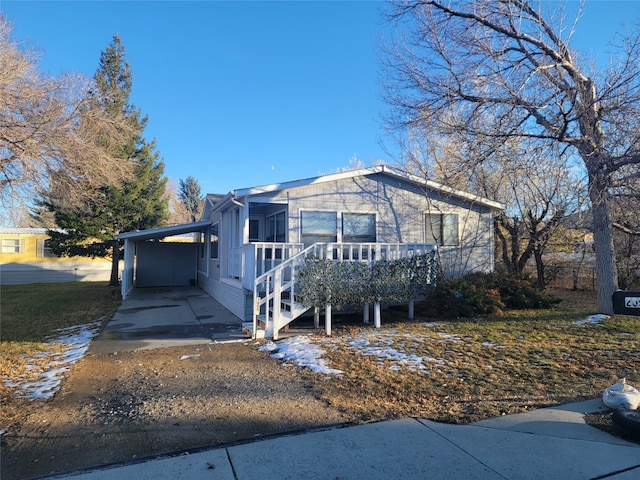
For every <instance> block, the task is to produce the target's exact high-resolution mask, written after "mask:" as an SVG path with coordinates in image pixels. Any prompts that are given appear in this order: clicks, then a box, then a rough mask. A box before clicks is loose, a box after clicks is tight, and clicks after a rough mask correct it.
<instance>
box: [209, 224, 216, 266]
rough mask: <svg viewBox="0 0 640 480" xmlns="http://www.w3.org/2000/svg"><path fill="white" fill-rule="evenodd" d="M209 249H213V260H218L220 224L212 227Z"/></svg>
mask: <svg viewBox="0 0 640 480" xmlns="http://www.w3.org/2000/svg"><path fill="white" fill-rule="evenodd" d="M209 243H210V245H209V248H210V249H211V254H210V256H211V258H213V259H217V258H218V224H217V223H214V224H213V225H211V236H210V237H209Z"/></svg>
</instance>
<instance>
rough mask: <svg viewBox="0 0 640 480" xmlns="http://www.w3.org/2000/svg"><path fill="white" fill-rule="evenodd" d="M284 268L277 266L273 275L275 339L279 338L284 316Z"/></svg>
mask: <svg viewBox="0 0 640 480" xmlns="http://www.w3.org/2000/svg"><path fill="white" fill-rule="evenodd" d="M281 309H282V269H281V268H276V269H275V271H274V275H273V315H272V318H273V339H274V340H277V339H278V330H280V317H281V316H282V312H281Z"/></svg>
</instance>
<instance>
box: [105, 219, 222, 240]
mask: <svg viewBox="0 0 640 480" xmlns="http://www.w3.org/2000/svg"><path fill="white" fill-rule="evenodd" d="M209 226H211V222H210V221H201V222H191V223H183V224H182V225H173V226H171V227H160V228H152V229H150V230H139V231H136V232H125V233H121V234H120V235H118V240H135V241H144V240H151V239H152V238H165V237H170V236H172V235H180V234H183V233H190V232H203V231H205V230H206V229H207V228H208V227H209Z"/></svg>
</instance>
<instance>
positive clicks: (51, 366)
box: [5, 322, 101, 400]
mask: <svg viewBox="0 0 640 480" xmlns="http://www.w3.org/2000/svg"><path fill="white" fill-rule="evenodd" d="M100 324H101V322H92V323H87V324H85V325H77V326H73V327H67V328H62V329H60V330H57V334H56V335H55V336H52V337H50V338H49V342H50V343H59V344H61V345H62V351H61V352H56V353H48V352H38V353H37V354H36V357H37V358H39V359H42V358H45V359H46V358H49V357H50V359H51V361H50V362H48V363H47V364H45V365H44V367H37V366H34V365H31V366H29V368H28V369H27V370H29V371H30V374H29V376H27V375H23V376H22V377H20V378H18V379H16V381H5V385H6V386H8V387H11V388H18V395H20V396H22V397H25V398H28V399H29V400H36V399H48V398H51V397H53V395H55V393H56V392H57V391H58V390H60V383H61V382H62V380H63V379H64V374H65V373H66V372H68V371H69V367H70V366H71V365H73V364H74V363H75V362H77V361H78V360H80V359H81V358H82V357H83V356H84V355H85V353H86V352H87V349H88V348H89V344H90V343H91V339H93V337H95V336H96V335H97V334H98V332H99V330H100ZM34 376H35V377H36V379H35V380H32V378H33V377H34Z"/></svg>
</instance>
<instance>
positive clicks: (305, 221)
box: [300, 211, 338, 247]
mask: <svg viewBox="0 0 640 480" xmlns="http://www.w3.org/2000/svg"><path fill="white" fill-rule="evenodd" d="M337 218H338V215H337V213H336V212H313V211H302V212H301V213H300V221H301V223H302V243H304V245H305V247H306V246H309V245H313V244H314V243H329V242H337V241H338V233H337V232H338V221H337Z"/></svg>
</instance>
